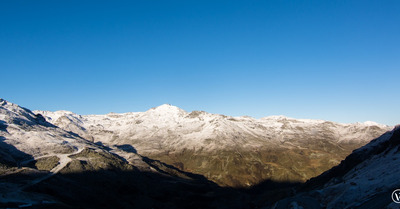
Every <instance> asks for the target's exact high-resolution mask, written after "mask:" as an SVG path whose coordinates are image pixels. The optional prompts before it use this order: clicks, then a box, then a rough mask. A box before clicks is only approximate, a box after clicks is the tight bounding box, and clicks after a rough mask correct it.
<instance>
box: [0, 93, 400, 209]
mask: <svg viewBox="0 0 400 209" xmlns="http://www.w3.org/2000/svg"><path fill="white" fill-rule="evenodd" d="M399 130H400V129H399V128H398V127H396V128H394V129H393V127H390V126H386V125H381V124H377V123H374V122H365V123H354V124H340V123H335V122H329V121H322V120H308V119H293V118H288V117H284V116H270V117H266V118H261V119H255V118H251V117H230V116H224V115H219V114H210V113H207V112H204V111H193V112H186V111H184V110H182V109H179V108H177V107H175V106H171V105H162V106H159V107H156V108H152V109H150V110H148V111H146V112H136V113H123V114H117V113H110V114H106V115H78V114H75V113H72V112H69V111H56V112H49V111H30V110H29V109H27V108H23V107H20V106H18V105H16V104H13V103H10V102H8V101H6V100H4V99H0V176H1V178H0V207H1V208H3V207H4V208H19V207H28V208H29V207H30V208H55V207H56V208H77V207H80V208H290V207H292V208H296V207H298V208H300V207H303V208H368V207H367V206H368V205H369V206H371V205H372V204H376V205H375V206H377V207H379V208H383V207H388V208H395V206H396V205H395V203H392V202H391V201H390V194H389V193H391V192H392V190H393V189H395V188H397V187H399V186H400V185H399V184H398V183H397V182H398V181H396V176H398V175H399V174H400V170H399V169H397V168H396V167H395V166H393V165H395V164H397V163H396V162H397V160H398V159H399V150H400V148H399V147H400V137H399V136H400V134H399ZM371 140H372V141H371ZM354 149H355V151H353V150H354ZM388 198H389V199H388Z"/></svg>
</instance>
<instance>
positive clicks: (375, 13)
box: [0, 0, 400, 125]
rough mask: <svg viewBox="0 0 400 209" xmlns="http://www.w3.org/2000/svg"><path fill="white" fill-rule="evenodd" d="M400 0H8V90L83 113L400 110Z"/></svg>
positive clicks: (3, 66) (0, 10) (336, 116)
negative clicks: (162, 108) (166, 108)
mask: <svg viewBox="0 0 400 209" xmlns="http://www.w3.org/2000/svg"><path fill="white" fill-rule="evenodd" d="M399 11H400V1H396V0H392V1H390V0H388V1H381V0H379V1H378V0H377V1H368V0H364V1H235V0H233V1H218V0H216V1H215V0H214V1H145V0H143V1H99V0H96V1H72V0H68V1H27V0H26V1H24V0H19V1H15V0H13V1H11V0H5V1H1V2H0V70H1V78H2V79H1V91H0V97H2V98H4V99H6V100H9V101H11V102H14V103H17V104H20V105H22V106H25V107H28V108H30V109H41V110H53V111H54V110H60V109H65V110H71V111H73V112H77V113H79V114H105V113H108V112H130V111H145V110H147V109H149V108H151V107H154V106H158V105H161V104H164V103H169V104H172V105H176V106H179V107H181V108H183V109H185V110H187V111H192V110H205V111H208V112H211V113H220V114H226V115H233V116H240V115H249V116H253V117H256V118H259V117H263V116H268V115H287V116H290V117H295V118H312V119H325V120H332V121H337V122H357V121H366V120H372V121H376V122H380V123H385V124H390V125H394V124H397V123H399V121H400V120H399V119H400V111H399V105H400V97H399V96H398V89H399V78H400V38H399V37H400V24H399V23H400V12H399Z"/></svg>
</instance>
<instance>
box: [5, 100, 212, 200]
mask: <svg viewBox="0 0 400 209" xmlns="http://www.w3.org/2000/svg"><path fill="white" fill-rule="evenodd" d="M100 171H101V172H100ZM110 172H111V173H118V172H120V173H124V174H123V175H121V177H118V176H117V177H118V178H121V179H123V178H126V179H130V178H134V179H138V180H135V181H134V182H133V184H137V182H136V181H142V183H143V184H155V183H156V182H157V180H156V179H160V180H164V181H168V182H172V183H174V182H175V183H174V184H176V182H180V183H181V184H182V185H181V186H182V187H186V186H187V185H190V184H195V185H196V184H199V182H200V183H201V184H200V185H203V184H204V185H205V186H204V187H209V186H210V183H209V182H207V181H206V180H204V178H203V177H201V176H196V175H193V174H190V173H185V172H182V171H180V170H178V169H176V168H174V167H171V166H169V165H166V164H163V163H160V162H157V161H154V160H152V159H149V158H143V157H142V156H140V155H138V154H137V153H136V150H134V148H132V147H130V146H110V147H107V146H103V145H101V144H95V143H93V142H90V141H88V140H86V139H84V138H82V137H80V136H79V135H77V134H75V133H73V132H70V131H66V130H64V129H61V128H59V127H57V126H54V125H53V124H51V123H48V122H47V121H46V120H45V118H43V116H41V115H40V114H35V113H33V112H31V111H30V110H29V109H26V108H23V107H20V106H18V105H16V104H13V103H10V102H7V101H6V100H3V99H0V208H3V207H5V208H9V207H10V208H17V207H22V206H26V205H28V206H29V205H32V204H33V205H42V204H45V203H46V204H47V203H48V204H63V203H61V202H60V199H58V198H60V197H62V196H65V195H66V196H72V197H73V198H79V197H78V196H76V195H75V193H74V192H72V193H71V194H68V193H65V192H63V188H65V187H66V186H67V185H70V184H71V185H75V184H78V182H80V183H79V184H80V186H79V187H81V188H82V189H84V190H87V189H89V190H91V189H93V188H92V187H95V186H96V184H93V185H86V184H85V180H82V179H85V178H87V177H86V174H85V173H99V174H98V175H95V176H94V177H92V179H94V180H93V181H95V182H96V181H98V182H108V181H111V180H108V179H107V176H108V175H110ZM77 174H79V175H80V176H79V178H78V177H77ZM146 175H151V176H152V177H151V178H150V177H147V176H146ZM54 179H57V180H54ZM49 181H50V182H53V183H51V184H48V183H47V182H49ZM114 183H115V182H114ZM114 183H113V184H114ZM157 183H160V182H157ZM172 183H166V184H172ZM115 184H116V183H115ZM160 184H161V185H162V183H160ZM116 186H117V185H116ZM211 186H212V184H211ZM174 187H176V186H172V188H174ZM33 188H36V189H39V191H34V192H32V191H31V190H32V189H33ZM40 188H49V189H44V190H43V191H42V190H40ZM70 189H72V190H74V188H73V187H71V188H70ZM142 189H143V191H144V192H146V191H145V188H142ZM161 190H162V191H164V190H168V189H161ZM173 190H174V189H171V191H173ZM49 191H53V192H50V193H48V192H49ZM55 191H57V192H55ZM75 192H76V191H75ZM160 192H161V191H160ZM57 194H59V195H61V196H57ZM53 195H55V196H53ZM80 195H81V194H80ZM149 195H150V194H149ZM155 195H162V194H155ZM66 201H70V200H66ZM44 202H45V203H44ZM72 208H73V207H72Z"/></svg>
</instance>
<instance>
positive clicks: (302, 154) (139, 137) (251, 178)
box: [35, 104, 391, 187]
mask: <svg viewBox="0 0 400 209" xmlns="http://www.w3.org/2000/svg"><path fill="white" fill-rule="evenodd" d="M35 113H37V114H41V115H43V116H44V117H45V118H46V120H47V121H48V122H50V123H52V124H54V125H55V126H58V127H60V128H62V129H64V130H67V131H70V132H73V133H76V134H78V135H79V136H80V137H82V138H85V139H87V140H90V141H93V142H95V143H98V144H103V145H106V146H117V147H124V146H130V147H132V148H133V149H134V150H135V151H137V153H139V154H140V155H143V156H146V157H149V158H152V159H156V160H160V161H161V162H164V163H167V164H171V165H173V166H175V167H177V168H179V169H181V170H184V171H187V172H191V173H196V174H201V175H203V176H205V177H206V178H207V179H209V180H211V181H213V182H216V183H217V184H219V185H221V186H231V187H248V186H252V185H255V184H258V183H260V182H262V181H264V180H272V181H278V182H304V181H306V180H307V179H309V178H311V177H315V176H317V175H319V174H321V173H322V172H324V171H326V170H328V169H329V168H331V167H333V166H335V165H337V164H339V162H340V161H341V160H343V159H344V158H345V157H346V156H347V155H349V154H350V153H351V152H352V150H354V149H355V148H359V147H361V146H363V145H365V144H366V143H368V142H369V141H370V140H372V139H374V138H376V137H378V136H380V135H381V134H383V133H385V132H386V131H388V130H390V129H391V127H388V126H385V125H380V124H377V123H374V122H365V123H355V124H340V123H334V122H329V121H322V120H302V119H293V118H288V117H284V116H271V117H265V118H261V119H255V118H251V117H246V116H244V117H230V116H225V115H219V114H210V113H207V112H204V111H193V112H186V111H184V110H182V109H180V108H178V107H175V106H171V105H167V104H165V105H161V106H159V107H156V108H152V109H150V110H148V111H146V112H131V113H123V114H117V113H110V114H107V115H78V114H75V113H72V112H68V111H57V112H49V111H35Z"/></svg>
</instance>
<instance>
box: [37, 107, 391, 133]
mask: <svg viewBox="0 0 400 209" xmlns="http://www.w3.org/2000/svg"><path fill="white" fill-rule="evenodd" d="M33 112H34V113H39V114H44V115H51V116H52V119H53V120H57V119H58V118H59V117H61V116H65V115H71V116H75V117H85V116H97V117H99V116H104V117H107V116H137V115H140V114H143V113H150V112H153V113H156V114H157V113H158V114H160V116H163V115H164V116H165V115H173V114H179V115H181V116H184V115H190V114H197V113H198V114H206V115H212V116H215V117H224V118H232V119H239V120H252V121H281V120H291V121H298V122H304V123H324V122H331V123H334V124H341V125H352V124H357V125H364V126H379V127H391V128H393V126H389V125H386V124H380V123H377V122H374V121H364V122H354V123H340V122H332V121H328V120H321V119H304V118H292V117H288V116H285V115H271V116H266V117H262V118H259V119H258V118H254V117H251V116H227V115H222V114H214V113H208V112H205V111H199V110H194V111H192V112H187V111H185V110H183V109H181V108H179V107H177V106H173V105H170V104H163V105H160V106H157V107H153V108H150V109H149V110H147V111H145V112H125V113H115V112H110V113H107V114H88V115H85V114H83V115H81V114H77V113H74V112H71V111H68V110H57V111H45V110H34V111H33Z"/></svg>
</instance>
